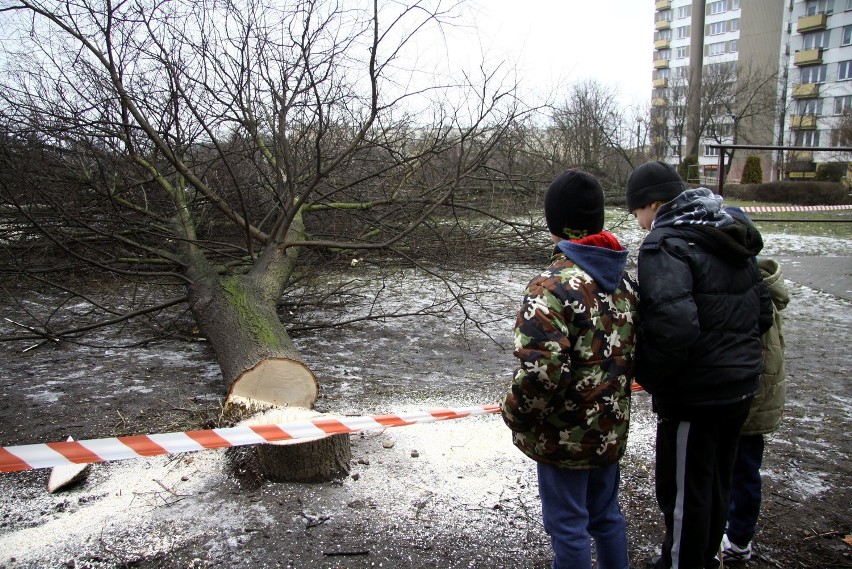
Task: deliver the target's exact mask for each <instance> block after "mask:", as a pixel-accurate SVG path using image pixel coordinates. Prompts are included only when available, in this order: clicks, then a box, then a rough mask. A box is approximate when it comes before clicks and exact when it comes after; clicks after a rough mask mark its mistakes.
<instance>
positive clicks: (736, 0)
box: [731, 0, 740, 10]
mask: <svg viewBox="0 0 852 569" xmlns="http://www.w3.org/2000/svg"><path fill="white" fill-rule="evenodd" d="M739 9H740V0H734V1H733V2H731V10H739Z"/></svg>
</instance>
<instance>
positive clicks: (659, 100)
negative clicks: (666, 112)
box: [651, 97, 668, 107]
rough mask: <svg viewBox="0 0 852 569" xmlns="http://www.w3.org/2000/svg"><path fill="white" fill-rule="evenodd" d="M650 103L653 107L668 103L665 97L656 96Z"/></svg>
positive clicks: (663, 105)
mask: <svg viewBox="0 0 852 569" xmlns="http://www.w3.org/2000/svg"><path fill="white" fill-rule="evenodd" d="M651 104H652V105H653V106H655V107H665V106H666V105H667V104H668V102H667V101H666V100H665V99H663V98H662V97H658V98H656V99H654V100H653V101H651Z"/></svg>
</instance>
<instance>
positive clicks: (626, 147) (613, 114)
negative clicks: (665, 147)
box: [547, 80, 642, 186]
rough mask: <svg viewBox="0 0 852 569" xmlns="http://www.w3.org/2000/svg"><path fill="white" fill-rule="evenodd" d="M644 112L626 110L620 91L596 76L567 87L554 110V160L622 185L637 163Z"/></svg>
mask: <svg viewBox="0 0 852 569" xmlns="http://www.w3.org/2000/svg"><path fill="white" fill-rule="evenodd" d="M641 116H642V115H641V114H640V112H639V111H637V110H635V109H628V110H627V111H625V110H624V109H623V108H622V107H621V106H620V104H619V102H618V99H617V93H616V92H615V91H614V90H613V89H611V88H608V87H606V86H604V85H602V84H600V83H599V82H597V81H595V80H584V81H579V82H577V83H574V84H573V85H571V86H570V87H569V88H568V94H567V95H566V97H565V99H564V100H563V101H562V102H561V103H558V104H556V105H555V106H554V107H553V109H552V111H551V125H552V126H551V127H550V129H549V132H548V137H547V140H548V144H549V146H550V157H551V161H552V162H553V163H555V164H561V165H562V166H563V167H564V166H566V165H567V166H573V167H577V168H582V169H584V170H586V171H589V172H592V173H594V174H596V175H598V176H600V177H601V178H603V179H604V180H605V181H606V182H609V183H610V184H612V185H613V186H620V185H621V184H622V182H623V181H624V180H625V179H626V175H627V173H628V172H629V171H631V170H632V169H633V167H634V161H636V158H637V154H636V152H634V151H631V148H638V146H639V145H640V141H639V140H637V137H636V126H637V123H638V122H639V119H641Z"/></svg>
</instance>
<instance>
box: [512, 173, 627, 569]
mask: <svg viewBox="0 0 852 569" xmlns="http://www.w3.org/2000/svg"><path fill="white" fill-rule="evenodd" d="M603 208H604V196H603V190H602V189H601V186H600V184H599V183H598V181H597V180H596V179H595V178H594V177H593V176H591V175H589V174H587V173H585V172H581V171H578V170H569V171H567V172H563V173H562V174H560V175H559V176H557V177H556V179H555V180H554V181H553V183H552V184H551V185H550V187H549V188H548V190H547V193H546V194H545V199H544V213H545V218H546V220H547V227H548V229H549V230H550V233H551V234H552V239H553V242H554V243H555V244H556V248H555V250H554V256H553V260H552V263H551V265H550V266H549V267H548V268H547V269H545V270H544V271H543V272H541V273H540V274H539V275H538V276H537V277H535V278H534V279H533V280H532V281H530V283H529V285H528V286H527V289H526V293H525V295H524V300H523V305H522V306H521V310H520V312H519V313H518V317H517V320H516V324H515V331H514V337H515V352H514V353H515V356H516V357H517V358H518V359H519V363H520V365H519V367H518V369H517V371H516V372H515V376H514V380H513V381H512V384H511V386H510V387H509V390H508V392H507V393H506V395H505V397H504V398H503V401H502V405H501V407H502V412H503V420H504V421H505V422H506V424H507V425H508V426H509V428H510V429H511V430H512V438H513V442H514V443H515V446H517V447H518V448H519V449H520V450H521V452H523V453H524V454H525V455H527V456H528V457H530V458H532V459H533V460H535V461H536V463H537V465H536V466H537V472H538V486H539V495H540V496H541V509H542V516H543V519H544V529H545V530H546V531H547V533H548V534H550V537H551V544H552V547H553V553H554V559H553V567H554V569H590V568H591V566H592V556H591V540H590V536H591V537H593V538H594V540H595V545H596V547H595V550H596V552H597V567H598V568H599V569H628V567H629V561H628V556H627V533H626V528H625V523H624V517H623V516H622V514H621V509H620V508H619V505H618V484H619V477H620V476H619V464H618V462H619V460H620V459H621V457H622V456H623V455H624V450H625V447H626V445H627V428H628V422H629V419H630V389H631V383H632V380H633V345H634V337H635V330H636V312H637V303H638V299H637V296H636V283H635V281H634V280H633V278H632V277H631V276H629V275H628V273H627V272H625V270H624V267H625V264H626V260H627V250H625V249H624V248H623V247H622V246H621V245H620V244H619V242H618V240H617V239H616V238H615V236H613V235H612V234H611V233H608V232H606V231H603V222H604V209H603Z"/></svg>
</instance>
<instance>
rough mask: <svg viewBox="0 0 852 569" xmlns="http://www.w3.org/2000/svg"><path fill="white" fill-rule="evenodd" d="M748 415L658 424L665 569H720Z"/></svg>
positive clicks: (658, 422)
mask: <svg viewBox="0 0 852 569" xmlns="http://www.w3.org/2000/svg"><path fill="white" fill-rule="evenodd" d="M745 419H746V413H743V414H741V415H739V414H738V415H736V416H734V417H731V416H726V417H719V418H713V419H703V420H700V421H678V420H674V419H664V418H660V419H658V421H657V459H656V491H657V503H658V504H659V505H660V510H661V511H662V512H663V517H664V518H665V522H666V536H665V539H664V541H663V547H662V553H663V562H664V566H665V567H672V568H673V569H704V568H706V567H716V566H717V562H716V561H715V560H714V557H715V555H716V553H717V551H718V549H719V543H720V542H721V540H722V534H723V533H724V531H725V522H726V519H727V516H728V504H729V501H730V497H731V477H732V473H733V467H734V459H735V457H736V451H737V441H738V440H739V436H740V428H741V427H742V425H743V423H744V422H745Z"/></svg>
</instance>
